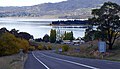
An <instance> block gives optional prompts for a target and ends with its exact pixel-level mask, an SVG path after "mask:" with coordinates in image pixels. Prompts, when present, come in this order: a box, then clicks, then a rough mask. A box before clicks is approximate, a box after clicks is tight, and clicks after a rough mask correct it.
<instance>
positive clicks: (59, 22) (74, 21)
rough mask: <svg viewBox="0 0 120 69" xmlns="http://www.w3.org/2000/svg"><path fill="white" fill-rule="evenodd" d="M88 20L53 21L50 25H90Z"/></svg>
mask: <svg viewBox="0 0 120 69" xmlns="http://www.w3.org/2000/svg"><path fill="white" fill-rule="evenodd" d="M88 23H89V21H88V20H67V21H53V22H52V23H51V24H50V25H59V26H66V25H88Z"/></svg>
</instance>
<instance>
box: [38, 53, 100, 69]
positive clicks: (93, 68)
mask: <svg viewBox="0 0 120 69" xmlns="http://www.w3.org/2000/svg"><path fill="white" fill-rule="evenodd" d="M39 54H42V55H43V56H46V57H49V58H53V59H56V60H60V61H64V62H68V63H72V64H75V65H79V66H83V67H86V68H90V69H100V68H96V67H93V66H89V65H85V64H81V63H77V62H73V61H69V60H64V59H60V58H56V57H52V56H48V55H45V54H43V53H39Z"/></svg>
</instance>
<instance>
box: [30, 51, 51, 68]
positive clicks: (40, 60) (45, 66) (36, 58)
mask: <svg viewBox="0 0 120 69" xmlns="http://www.w3.org/2000/svg"><path fill="white" fill-rule="evenodd" d="M32 55H33V57H34V58H35V59H36V60H37V61H38V62H39V63H41V64H42V65H43V66H44V67H45V68H46V69H50V68H49V67H48V66H47V65H45V64H44V63H43V62H42V61H41V60H40V59H38V58H37V57H36V56H35V55H34V53H33V52H32Z"/></svg>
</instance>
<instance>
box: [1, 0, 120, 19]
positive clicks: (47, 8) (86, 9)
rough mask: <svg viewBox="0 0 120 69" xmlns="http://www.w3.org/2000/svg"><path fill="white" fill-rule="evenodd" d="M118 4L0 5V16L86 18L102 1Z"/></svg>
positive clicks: (82, 0)
mask: <svg viewBox="0 0 120 69" xmlns="http://www.w3.org/2000/svg"><path fill="white" fill-rule="evenodd" d="M107 1H111V2H115V3H117V4H120V0H68V1H63V2H58V3H44V4H38V5H34V6H23V7H0V17H40V18H76V19H77V18H88V17H91V9H92V8H98V7H100V6H101V5H102V4H103V3H104V2H107Z"/></svg>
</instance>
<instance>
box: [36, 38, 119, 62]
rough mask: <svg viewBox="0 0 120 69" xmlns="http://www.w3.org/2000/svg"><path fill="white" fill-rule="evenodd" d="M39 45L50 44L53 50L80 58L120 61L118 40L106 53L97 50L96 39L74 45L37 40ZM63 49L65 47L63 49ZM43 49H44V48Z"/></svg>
mask: <svg viewBox="0 0 120 69" xmlns="http://www.w3.org/2000/svg"><path fill="white" fill-rule="evenodd" d="M38 43H39V45H40V50H41V48H42V47H41V46H46V47H47V46H48V47H49V46H50V48H51V49H52V50H55V52H56V53H58V54H62V55H67V56H74V57H80V58H91V59H101V60H111V61H120V40H117V42H116V43H115V44H114V46H113V50H108V46H107V52H106V53H100V52H99V51H98V40H94V41H90V42H86V43H84V44H81V45H80V46H74V45H64V44H56V43H45V42H38ZM59 49H63V51H62V52H59ZM64 49H67V50H65V51H64ZM44 50H45V49H44Z"/></svg>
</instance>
